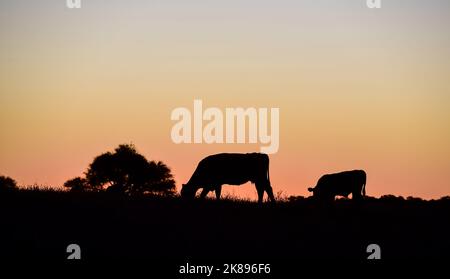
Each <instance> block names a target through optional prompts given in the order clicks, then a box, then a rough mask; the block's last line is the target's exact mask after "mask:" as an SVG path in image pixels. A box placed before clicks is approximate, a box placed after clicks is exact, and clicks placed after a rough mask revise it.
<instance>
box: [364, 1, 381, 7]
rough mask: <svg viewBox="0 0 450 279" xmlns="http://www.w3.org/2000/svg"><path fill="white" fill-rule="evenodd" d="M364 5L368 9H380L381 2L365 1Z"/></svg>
mask: <svg viewBox="0 0 450 279" xmlns="http://www.w3.org/2000/svg"><path fill="white" fill-rule="evenodd" d="M366 4H367V7H368V8H369V9H379V8H381V0H367V2H366Z"/></svg>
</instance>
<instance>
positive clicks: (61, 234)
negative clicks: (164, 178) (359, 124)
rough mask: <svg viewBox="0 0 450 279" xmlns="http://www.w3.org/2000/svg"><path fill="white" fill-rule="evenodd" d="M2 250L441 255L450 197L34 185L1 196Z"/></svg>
mask: <svg viewBox="0 0 450 279" xmlns="http://www.w3.org/2000/svg"><path fill="white" fill-rule="evenodd" d="M0 211H1V212H2V216H3V217H2V233H1V239H0V245H1V247H2V249H1V250H0V256H1V257H2V258H9V259H14V258H23V257H27V258H41V259H45V258H48V259H65V258H66V256H67V255H66V253H65V248H66V247H67V245H69V244H71V243H76V244H78V245H80V246H81V248H82V250H83V258H84V259H155V258H158V259H174V258H175V259H181V258H186V257H190V258H196V257H197V258H202V257H209V258H217V259H219V258H233V259H240V258H242V259H246V258H251V259H255V260H256V259H274V258H279V259H292V258H296V259H297V258H305V259H309V258H313V259H314V258H315V259H318V258H337V259H346V258H351V259H352V258H353V259H366V258H367V253H366V247H367V245H369V244H372V243H375V244H378V245H379V246H380V247H381V249H382V255H383V258H442V257H448V256H447V252H448V251H449V248H450V240H449V238H448V235H450V221H449V218H448V216H449V213H450V198H448V197H444V198H442V199H440V200H430V201H425V200H422V199H418V198H412V197H409V198H407V199H404V198H399V197H395V196H389V195H388V196H384V197H382V198H379V199H376V198H372V197H366V199H365V200H363V201H361V202H355V201H352V200H348V199H339V200H336V201H335V202H334V203H331V204H323V203H322V204H321V203H317V202H315V201H314V200H313V199H311V198H305V197H288V198H284V199H282V200H279V201H277V203H276V204H269V203H264V204H258V203H256V201H251V200H249V199H240V198H238V197H235V196H231V195H228V196H224V197H223V199H222V200H220V201H217V200H215V199H205V200H199V199H196V200H193V201H186V200H183V199H181V198H179V196H174V197H164V196H158V195H137V196H126V195H117V194H111V193H108V192H79V193H78V192H68V191H63V190H60V189H56V190H55V189H53V188H45V187H36V185H34V186H33V187H27V188H25V189H24V188H22V189H19V190H16V191H12V192H8V193H3V194H2V195H0Z"/></svg>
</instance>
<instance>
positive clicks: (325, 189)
mask: <svg viewBox="0 0 450 279" xmlns="http://www.w3.org/2000/svg"><path fill="white" fill-rule="evenodd" d="M308 191H310V192H313V196H314V197H315V198H317V199H320V200H334V198H335V196H344V197H348V195H349V194H350V193H351V194H352V198H353V199H354V200H355V199H358V200H359V199H361V198H362V196H365V195H366V173H365V172H364V171H363V170H352V171H344V172H340V173H333V174H325V175H324V176H322V177H321V178H320V179H319V181H317V186H316V187H315V188H308Z"/></svg>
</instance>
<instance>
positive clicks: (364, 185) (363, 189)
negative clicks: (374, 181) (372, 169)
mask: <svg viewBox="0 0 450 279" xmlns="http://www.w3.org/2000/svg"><path fill="white" fill-rule="evenodd" d="M366 181H367V176H366V173H365V172H364V181H363V182H364V184H363V188H362V193H363V196H366Z"/></svg>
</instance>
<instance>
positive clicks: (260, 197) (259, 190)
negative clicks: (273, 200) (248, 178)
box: [255, 183, 264, 203]
mask: <svg viewBox="0 0 450 279" xmlns="http://www.w3.org/2000/svg"><path fill="white" fill-rule="evenodd" d="M255 186H256V192H257V193H258V203H262V202H263V198H264V188H263V187H261V184H259V183H255Z"/></svg>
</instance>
